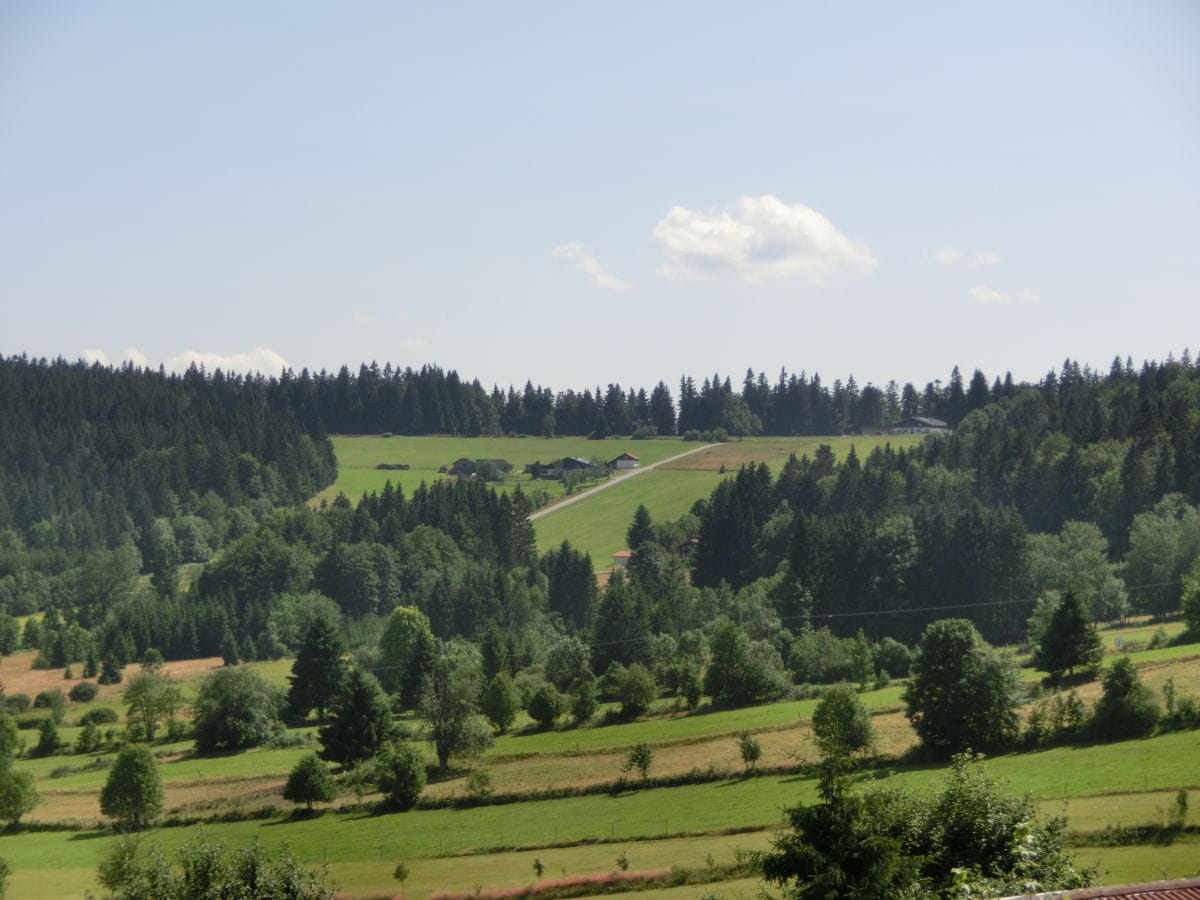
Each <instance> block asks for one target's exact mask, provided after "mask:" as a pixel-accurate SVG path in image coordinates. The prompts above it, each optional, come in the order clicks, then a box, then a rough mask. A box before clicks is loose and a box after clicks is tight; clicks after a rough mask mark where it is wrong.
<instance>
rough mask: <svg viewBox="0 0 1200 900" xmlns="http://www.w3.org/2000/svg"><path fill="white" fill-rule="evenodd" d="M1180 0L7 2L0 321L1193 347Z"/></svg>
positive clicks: (738, 346)
mask: <svg viewBox="0 0 1200 900" xmlns="http://www.w3.org/2000/svg"><path fill="white" fill-rule="evenodd" d="M1198 213H1200V4H1197V3H1194V2H1188V0H1179V2H1165V0H1164V2H1146V3H1129V2H1103V0H1099V2H1097V0H1092V2H1078V3H1072V2H1060V3H1044V2H1038V3H1023V2H1012V3H1004V4H981V3H919V4H895V3H883V2H879V3H821V4H816V3H803V4H801V3H780V4H736V5H735V4H703V3H696V2H688V3H607V4H592V5H589V6H587V7H586V8H585V7H584V6H583V5H582V4H564V3H544V4H516V3H513V4H495V3H487V4H484V3H480V4H467V3H446V4H423V5H418V4H406V5H405V4H396V3H379V4H374V3H353V4H333V3H325V4H317V3H265V2H264V3H253V4H245V3H221V2H205V3H170V4H163V3H148V2H126V3H83V2H62V3H53V4H47V3H42V2H21V0H8V2H6V3H4V4H2V5H0V353H3V354H5V355H8V354H16V353H23V352H24V353H29V354H31V355H34V356H50V357H53V356H60V355H61V356H65V357H68V358H76V357H79V356H87V357H88V358H96V359H102V360H109V361H112V362H119V361H122V360H125V359H133V360H135V361H138V362H139V363H142V362H144V363H148V364H151V365H155V366H157V365H158V364H159V363H165V364H166V365H167V366H168V367H180V366H184V365H186V363H187V361H188V360H189V359H192V358H195V357H197V356H200V357H202V358H204V359H206V360H207V361H208V364H209V365H210V366H213V365H222V366H224V367H233V368H237V369H239V370H244V369H247V368H261V369H264V370H265V371H267V372H270V373H275V372H277V371H278V369H279V368H280V367H281V366H282V365H284V364H286V365H290V366H291V367H293V368H295V369H297V370H299V369H300V368H301V367H305V366H307V367H309V368H312V369H318V370H319V369H321V368H330V369H333V368H336V367H337V366H339V365H340V364H342V363H343V362H346V363H350V364H351V365H352V366H357V364H358V363H359V362H362V361H370V360H378V361H379V362H380V363H381V364H382V362H384V361H385V360H390V361H392V362H395V363H399V364H401V365H413V366H419V365H420V364H422V363H425V362H434V363H437V364H440V365H442V366H445V367H447V368H456V369H458V370H459V371H460V372H461V373H462V374H463V375H465V376H468V377H478V378H480V379H481V380H482V381H483V382H484V383H485V384H487V385H490V384H492V383H493V382H499V383H501V384H508V383H510V382H513V383H517V384H522V383H524V381H525V379H526V378H532V379H533V380H534V381H535V382H540V383H543V384H547V385H551V386H553V387H555V388H559V389H561V388H565V387H576V388H582V387H585V386H590V385H595V384H598V383H600V384H603V383H607V382H609V381H614V380H615V381H620V382H621V383H623V384H625V385H631V384H632V385H652V384H653V383H654V382H656V381H658V380H659V379H660V378H661V379H664V380H666V381H667V382H668V383H669V384H671V385H674V384H675V383H676V382H677V380H678V378H679V375H680V374H681V373H684V372H686V373H689V374H693V375H696V376H697V377H699V376H702V375H706V374H710V373H712V372H715V371H719V372H721V373H722V374H723V375H724V374H731V375H732V376H733V379H734V381H735V382H736V381H738V380H739V379H740V378H741V375H742V373H743V372H744V371H745V369H746V368H747V367H753V368H754V369H755V370H760V369H763V370H766V371H767V372H768V373H769V375H770V376H771V377H772V378H773V377H774V375H775V374H776V373H777V372H778V370H779V368H780V367H781V366H786V367H787V368H788V369H789V370H792V371H800V370H806V371H808V372H809V373H812V372H819V373H820V374H821V375H822V376H823V377H824V378H825V379H826V380H827V381H829V380H832V379H833V378H835V377H845V376H847V375H849V374H853V375H855V377H856V378H857V379H858V381H859V383H860V384H861V383H866V382H867V381H873V382H876V383H882V382H883V381H886V380H887V379H888V378H892V377H894V378H896V379H898V380H899V381H901V382H903V381H907V380H911V381H913V382H915V383H917V384H919V385H920V384H924V382H926V381H928V380H932V379H934V378H945V377H947V375H948V373H949V371H950V368H951V367H952V366H954V365H955V364H958V365H960V366H962V367H963V368H964V369H965V370H967V371H968V372H969V370H970V369H972V368H974V367H976V366H979V367H981V368H983V369H984V371H985V372H987V373H988V374H989V376H991V375H994V374H996V373H998V372H999V373H1002V372H1003V371H1004V370H1006V369H1010V370H1012V371H1013V373H1014V375H1016V376H1017V377H1018V378H1030V379H1036V378H1037V377H1039V376H1040V374H1041V373H1043V372H1045V371H1046V370H1047V369H1048V368H1050V367H1053V366H1057V365H1058V364H1060V363H1061V362H1062V360H1063V359H1064V358H1065V357H1068V356H1070V357H1072V358H1075V359H1079V360H1081V361H1084V362H1089V363H1092V364H1095V365H1097V366H1101V367H1107V365H1108V363H1109V361H1110V360H1111V359H1112V357H1113V356H1114V355H1117V354H1120V355H1121V356H1125V355H1126V354H1129V355H1132V356H1133V357H1134V359H1135V360H1141V359H1143V358H1147V357H1150V358H1159V359H1161V358H1164V357H1165V356H1166V355H1167V354H1168V353H1170V352H1174V353H1175V354H1179V353H1180V352H1181V351H1182V350H1183V349H1184V348H1185V347H1189V346H1190V347H1191V348H1192V350H1193V352H1194V351H1195V350H1196V349H1197V348H1198V347H1200V341H1198V340H1197V334H1198V333H1200V330H1198V328H1197V326H1198V325H1200V313H1198V312H1197V309H1200V303H1198V302H1197V284H1198V283H1200V222H1198V216H1197V214H1198Z"/></svg>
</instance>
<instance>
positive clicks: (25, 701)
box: [4, 694, 32, 713]
mask: <svg viewBox="0 0 1200 900" xmlns="http://www.w3.org/2000/svg"><path fill="white" fill-rule="evenodd" d="M31 705H32V701H31V700H30V699H29V695H28V694H7V695H5V697H4V709H5V710H6V711H7V712H10V713H23V712H29V707H30V706H31Z"/></svg>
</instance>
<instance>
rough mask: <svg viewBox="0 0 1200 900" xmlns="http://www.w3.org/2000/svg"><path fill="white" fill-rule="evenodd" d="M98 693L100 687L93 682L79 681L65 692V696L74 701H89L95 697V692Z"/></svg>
mask: <svg viewBox="0 0 1200 900" xmlns="http://www.w3.org/2000/svg"><path fill="white" fill-rule="evenodd" d="M98 693H100V688H99V687H98V686H97V685H96V684H95V683H94V682H91V681H81V682H79V683H78V684H74V685H72V686H71V690H70V691H68V692H67V696H68V697H70V698H71V699H72V700H74V701H75V702H76V703H90V702H91V701H92V700H95V699H96V694H98Z"/></svg>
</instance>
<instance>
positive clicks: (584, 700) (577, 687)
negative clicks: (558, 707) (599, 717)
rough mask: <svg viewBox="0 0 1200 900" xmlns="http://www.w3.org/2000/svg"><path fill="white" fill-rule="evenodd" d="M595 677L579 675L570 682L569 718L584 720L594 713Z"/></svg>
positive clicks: (578, 720) (595, 703)
mask: <svg viewBox="0 0 1200 900" xmlns="http://www.w3.org/2000/svg"><path fill="white" fill-rule="evenodd" d="M596 706H597V702H596V679H595V678H592V677H591V676H590V675H588V676H580V677H579V678H576V679H575V680H574V681H573V682H572V683H571V718H573V719H574V720H575V721H576V722H586V721H587V720H588V719H590V718H591V717H592V716H594V715H595V714H596Z"/></svg>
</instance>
